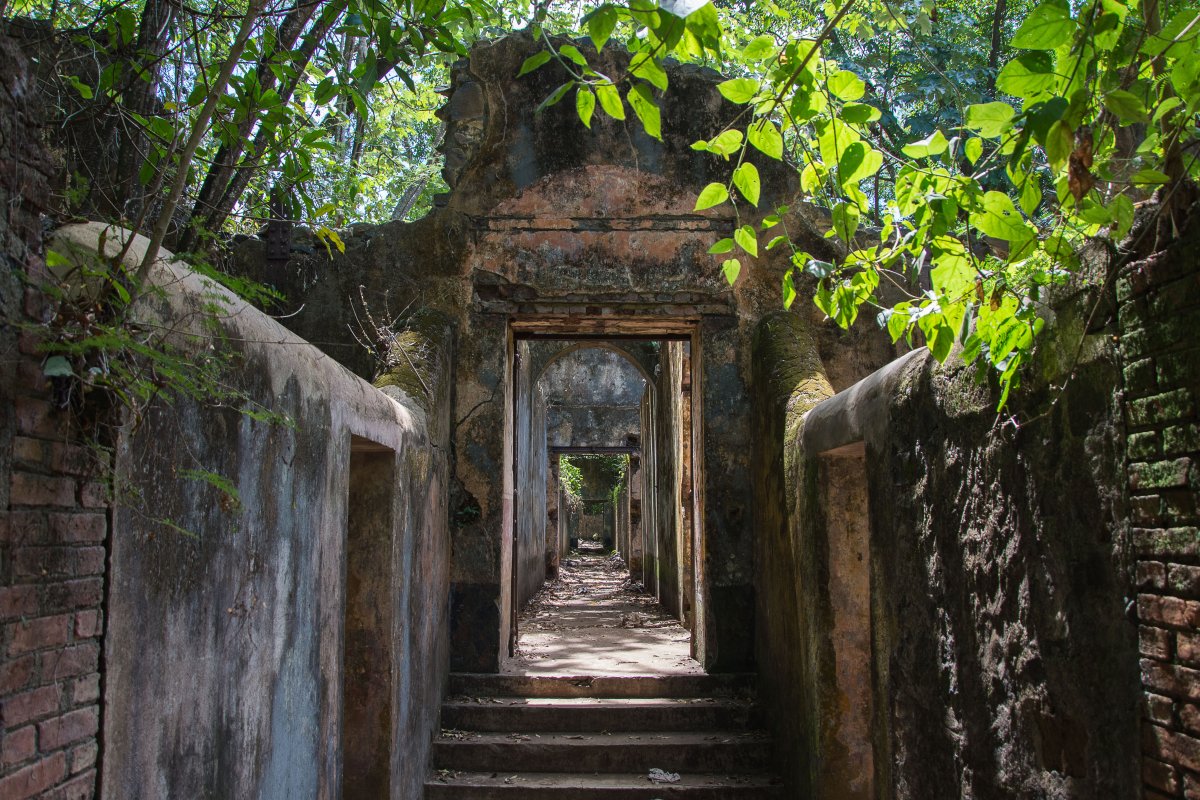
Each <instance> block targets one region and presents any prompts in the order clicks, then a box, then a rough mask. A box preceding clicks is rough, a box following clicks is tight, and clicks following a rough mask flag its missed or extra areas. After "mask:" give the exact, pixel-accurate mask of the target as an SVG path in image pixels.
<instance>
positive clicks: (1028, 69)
mask: <svg viewBox="0 0 1200 800" xmlns="http://www.w3.org/2000/svg"><path fill="white" fill-rule="evenodd" d="M1057 82H1058V76H1057V75H1056V74H1055V72H1054V61H1053V59H1051V57H1050V54H1049V53H1046V52H1043V51H1040V50H1039V51H1034V52H1030V53H1024V54H1022V55H1020V56H1017V57H1016V58H1014V59H1013V60H1012V61H1010V62H1008V64H1006V65H1005V66H1004V69H1002V70H1000V74H999V75H997V76H996V88H997V89H999V90H1000V91H1002V92H1005V93H1007V94H1011V95H1016V96H1017V97H1023V98H1033V97H1038V96H1040V95H1042V94H1045V93H1047V92H1049V91H1052V90H1053V89H1054V87H1055V84H1056V83H1057Z"/></svg>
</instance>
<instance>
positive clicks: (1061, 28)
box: [1012, 0, 1076, 50]
mask: <svg viewBox="0 0 1200 800" xmlns="http://www.w3.org/2000/svg"><path fill="white" fill-rule="evenodd" d="M1075 25H1076V23H1075V20H1073V19H1071V8H1070V6H1069V5H1068V4H1067V2H1066V0H1043V2H1041V3H1040V4H1038V5H1037V6H1035V7H1034V9H1033V11H1031V12H1029V16H1027V17H1026V18H1025V21H1024V22H1023V23H1021V27H1020V28H1018V29H1017V33H1016V35H1015V36H1013V38H1012V46H1013V47H1015V48H1017V49H1018V50H1053V49H1054V48H1056V47H1058V46H1059V45H1060V44H1065V43H1066V42H1067V41H1068V40H1069V39H1070V38H1071V36H1072V35H1073V34H1074V33H1075Z"/></svg>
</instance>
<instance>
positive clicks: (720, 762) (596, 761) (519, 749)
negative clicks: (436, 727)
mask: <svg viewBox="0 0 1200 800" xmlns="http://www.w3.org/2000/svg"><path fill="white" fill-rule="evenodd" d="M751 687H752V682H751V676H745V675H652V676H650V675H648V676H596V677H558V676H540V675H539V676H534V675H466V674H456V675H452V676H451V677H450V688H449V694H448V698H449V699H447V700H446V702H445V704H444V705H443V706H442V728H443V731H442V735H441V737H440V738H439V739H438V740H437V742H435V744H434V755H433V762H434V763H433V774H432V775H431V776H430V778H429V780H428V781H427V782H426V784H425V799H426V800H451V799H453V800H490V799H491V798H497V800H541V798H546V799H547V800H549V799H550V798H553V799H554V800H604V799H607V798H638V799H643V798H644V800H654V798H661V800H667V799H668V798H689V799H690V800H766V799H767V798H772V799H774V800H778V798H782V797H783V795H782V789H781V787H780V786H779V784H778V781H777V780H776V779H775V778H774V776H772V775H771V773H770V771H769V770H770V758H771V743H770V740H769V739H768V737H767V736H766V734H764V733H763V732H761V731H759V730H756V729H755V726H754V719H755V714H754V703H753V699H752V697H751V691H752V689H751ZM654 769H657V770H662V771H664V772H666V773H677V774H678V775H679V781H678V782H677V783H657V782H654V781H651V780H650V778H649V776H650V774H651V770H654Z"/></svg>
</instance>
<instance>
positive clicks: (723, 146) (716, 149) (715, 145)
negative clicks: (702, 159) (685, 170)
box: [692, 130, 742, 158]
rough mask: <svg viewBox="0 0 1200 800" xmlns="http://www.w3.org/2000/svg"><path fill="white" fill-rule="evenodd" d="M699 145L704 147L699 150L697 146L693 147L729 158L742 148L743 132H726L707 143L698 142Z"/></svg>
mask: <svg viewBox="0 0 1200 800" xmlns="http://www.w3.org/2000/svg"><path fill="white" fill-rule="evenodd" d="M697 144H702V145H703V147H702V148H697V147H696V145H692V147H693V148H695V149H704V150H707V151H708V152H710V153H716V154H717V155H721V156H725V157H726V158H728V157H729V156H730V155H732V154H734V153H736V152H737V151H738V149H739V148H741V146H742V132H741V131H734V130H729V131H724V132H722V133H721V134H719V135H717V136H714V137H713V138H712V139H709V140H708V141H707V142H697Z"/></svg>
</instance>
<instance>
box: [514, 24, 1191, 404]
mask: <svg viewBox="0 0 1200 800" xmlns="http://www.w3.org/2000/svg"><path fill="white" fill-rule="evenodd" d="M1015 5H1016V4H1014V6H1015ZM951 7H952V8H953V5H952V6H951ZM938 10H939V9H938V6H937V5H934V4H933V3H931V2H915V3H903V2H896V3H893V2H888V1H887V0H841V2H834V3H827V4H824V5H822V6H820V7H819V8H816V7H811V6H809V5H808V4H803V3H786V4H785V3H779V4H775V3H764V4H761V11H760V16H759V17H758V18H759V19H760V20H761V18H762V17H764V16H766V17H773V20H772V24H770V25H767V26H764V27H766V28H768V32H764V33H761V34H758V35H754V36H752V37H750V38H748V40H747V36H746V27H745V15H742V16H739V15H737V14H735V13H728V14H724V15H722V14H721V13H719V11H718V8H717V7H716V6H714V5H712V4H701V3H696V2H682V1H681V2H670V3H668V2H664V3H661V4H660V5H658V6H656V5H654V4H652V3H649V2H634V3H632V4H630V5H629V6H624V5H618V4H613V3H604V4H603V5H601V6H600V7H599V8H597V9H595V10H594V11H593V12H591V13H590V14H589V15H588V16H587V17H586V19H585V22H586V25H587V31H588V35H589V37H590V39H591V42H592V43H593V45H594V46H595V47H596V48H597V49H598V50H599V49H603V48H604V47H605V46H606V45H607V44H608V43H609V41H611V40H614V39H619V40H620V41H621V43H622V44H625V45H627V46H628V47H629V48H630V50H631V51H632V53H633V56H632V58H631V60H630V62H629V68H628V70H627V71H626V72H625V73H624V74H622V75H613V76H609V75H605V74H601V73H599V72H597V71H596V70H595V69H593V68H592V67H591V66H590V64H589V62H588V59H587V56H586V55H585V54H584V53H583V52H582V51H581V50H580V49H579V48H578V47H577V46H575V45H574V44H570V43H563V42H557V41H555V40H553V39H551V38H550V37H549V36H544V37H543V38H544V41H545V44H546V49H545V51H544V52H541V53H539V54H537V55H535V56H533V57H531V58H530V59H529V60H528V61H527V62H526V63H525V65H524V67H523V68H522V69H523V71H528V70H532V69H536V68H540V67H542V66H543V65H545V64H549V63H550V62H551V61H554V62H556V64H557V67H556V68H557V69H559V70H560V71H561V72H562V73H563V76H564V82H563V84H562V85H561V86H560V87H559V88H558V89H557V90H556V91H555V92H553V93H552V94H551V95H550V96H549V97H547V98H546V99H545V101H544V103H543V105H551V104H553V103H556V102H559V101H561V100H563V99H564V98H567V97H571V96H573V99H574V101H575V105H576V109H577V112H578V116H579V118H580V120H581V122H582V123H583V124H584V125H590V123H591V119H592V116H593V115H594V113H596V108H597V105H598V106H599V109H600V111H601V112H602V113H605V114H608V115H610V116H612V117H615V118H617V119H624V118H625V116H626V114H625V108H626V104H628V107H629V108H630V109H632V111H633V113H634V114H635V115H636V117H637V118H638V119H639V120H640V121H641V124H642V126H643V127H644V129H645V131H646V133H647V134H648V135H650V136H653V137H656V138H661V137H662V131H661V128H660V119H659V114H658V108H657V97H658V93H660V92H663V91H668V90H669V86H668V78H667V73H666V72H665V70H664V69H663V66H662V65H663V60H664V59H665V58H668V57H673V58H678V59H681V60H691V61H703V62H707V63H710V64H713V65H714V66H717V67H718V68H719V69H721V70H722V71H724V72H725V73H726V74H728V75H732V76H734V77H730V78H729V79H728V80H725V81H724V82H722V83H721V84H720V85H719V87H718V88H719V89H720V91H721V93H722V94H723V95H724V96H725V98H726V99H728V100H729V101H730V102H732V103H734V104H737V105H739V106H742V107H743V111H742V113H741V114H740V115H739V116H738V117H737V119H736V120H735V121H734V122H733V123H732V124H731V125H730V126H729V127H728V128H726V129H725V130H721V131H714V132H713V136H712V137H711V138H709V139H707V140H701V141H697V142H695V144H693V147H694V148H695V149H696V150H698V151H702V152H706V153H710V154H712V156H713V157H715V158H720V159H723V160H725V161H727V162H728V163H729V165H730V171H729V177H728V179H727V180H726V181H724V182H717V183H712V184H709V185H708V186H707V187H705V188H704V190H703V191H702V192H701V193H700V195H699V197H698V199H697V202H696V210H697V211H703V210H705V209H708V208H713V207H717V206H720V205H723V204H726V203H728V204H731V206H732V209H733V212H734V214H735V217H736V222H735V223H734V229H733V230H732V231H731V232H730V235H729V236H728V237H725V238H721V239H720V240H719V241H717V242H715V243H714V244H713V246H712V248H711V249H710V251H709V252H710V253H713V254H717V255H725V256H727V258H726V259H725V260H724V263H723V266H722V269H723V271H724V274H725V277H726V278H727V279H728V281H729V282H730V283H731V284H732V283H734V282H735V281H736V280H737V277H738V275H739V273H740V271H741V269H742V267H743V261H749V262H753V261H754V260H755V259H757V258H758V257H759V256H760V254H761V253H762V252H763V251H766V250H771V249H774V248H777V247H787V248H791V250H792V256H791V263H792V265H793V268H792V269H790V270H788V271H787V273H786V274H785V275H783V277H782V293H783V301H784V305H786V306H790V305H791V304H792V302H793V301H794V300H795V299H796V297H797V293H798V285H799V282H798V280H797V272H798V271H801V272H806V273H808V274H809V275H811V276H812V277H813V278H814V279H815V280H816V290H815V297H814V300H815V302H816V304H817V305H818V306H819V307H820V308H821V310H822V311H824V312H825V313H826V314H827V315H828V316H829V317H830V318H832V319H833V320H835V321H836V322H837V323H838V324H839V325H841V326H843V327H848V326H850V325H851V324H853V323H854V322H855V321H856V320H857V319H858V317H859V316H860V314H861V313H862V311H863V310H864V309H870V311H871V312H872V313H873V315H874V316H875V317H876V319H877V320H878V322H879V324H881V325H882V326H884V327H886V328H887V329H888V331H889V332H890V334H891V336H892V338H893V340H899V339H901V338H906V339H907V340H908V341H910V342H913V341H914V340H916V341H923V342H924V343H925V344H927V345H928V346H929V349H930V350H931V352H932V353H933V355H934V356H935V357H936V358H937V359H938V360H939V361H944V360H945V359H946V358H947V357H948V356H949V354H950V353H951V350H952V349H953V348H954V347H955V346H956V345H958V346H960V347H961V353H962V358H963V359H964V360H966V361H967V362H974V363H977V364H979V365H980V367H981V370H982V371H984V372H991V373H992V374H994V375H995V376H996V377H997V378H998V380H999V384H1000V387H1001V392H1000V395H999V406H1000V407H1001V408H1003V406H1004V405H1005V403H1006V401H1007V399H1008V395H1009V392H1010V391H1011V389H1012V388H1013V387H1014V386H1016V385H1017V384H1018V382H1019V376H1020V370H1021V367H1022V366H1023V365H1024V364H1025V363H1026V362H1027V361H1028V360H1029V358H1030V355H1031V353H1032V351H1033V347H1034V342H1035V339H1036V336H1037V334H1038V333H1039V332H1040V330H1041V328H1042V325H1043V317H1042V315H1041V313H1040V308H1041V307H1040V302H1041V301H1042V299H1043V297H1044V293H1045V291H1046V288H1047V287H1049V286H1053V285H1055V284H1061V283H1065V282H1068V281H1072V280H1087V279H1091V278H1092V276H1081V275H1080V273H1079V266H1080V264H1079V260H1078V258H1077V256H1076V250H1077V248H1078V247H1079V246H1080V245H1081V244H1083V243H1084V242H1086V241H1089V240H1093V239H1097V238H1098V239H1100V240H1102V241H1104V242H1107V243H1108V244H1109V246H1110V247H1113V248H1115V246H1116V244H1117V243H1119V242H1120V241H1121V240H1122V239H1123V238H1124V237H1125V236H1126V234H1128V233H1129V231H1130V229H1131V227H1132V225H1133V218H1134V213H1135V206H1136V204H1137V203H1138V202H1140V201H1141V200H1144V199H1146V198H1147V197H1148V193H1149V192H1152V191H1154V190H1158V191H1160V193H1161V196H1162V199H1163V202H1162V204H1161V205H1160V206H1159V208H1160V209H1161V210H1162V213H1163V214H1165V215H1166V216H1167V217H1168V219H1166V220H1164V223H1165V224H1164V226H1162V227H1160V230H1163V231H1165V232H1166V235H1170V232H1171V230H1172V223H1173V222H1174V220H1173V219H1171V217H1172V215H1175V214H1177V213H1179V212H1180V211H1181V210H1182V209H1183V208H1185V207H1186V205H1187V204H1188V202H1189V201H1190V197H1191V195H1190V190H1189V189H1188V188H1187V187H1188V186H1190V179H1191V178H1192V177H1194V176H1195V174H1196V169H1197V167H1196V156H1195V144H1196V142H1197V130H1196V125H1195V121H1196V113H1197V111H1200V72H1198V70H1200V66H1198V65H1200V59H1198V58H1197V56H1198V55H1200V53H1198V43H1200V11H1198V10H1197V9H1196V7H1195V5H1194V4H1180V5H1177V6H1171V7H1169V8H1168V7H1164V6H1162V5H1161V4H1160V3H1159V2H1158V0H1146V2H1138V1H1137V0H1089V2H1085V3H1081V4H1076V5H1071V4H1069V3H1067V2H1066V0H1052V1H1051V2H1046V3H1041V4H1038V5H1037V6H1036V7H1031V8H1021V9H1020V10H1021V11H1022V12H1023V14H1024V16H1023V18H1022V19H1013V18H1012V17H1011V16H1010V12H1009V11H1008V7H1007V4H1006V3H1003V2H998V3H997V4H996V5H995V7H994V14H992V15H991V18H990V23H991V24H990V28H991V30H990V33H991V38H990V42H991V46H990V47H989V48H986V52H987V54H988V60H989V63H988V64H985V65H982V66H983V67H984V68H981V69H979V70H978V72H977V73H976V74H977V75H978V76H982V77H983V78H984V80H983V82H982V84H981V85H976V86H974V87H972V86H971V85H970V83H969V82H968V81H966V80H961V76H958V77H960V80H961V85H960V87H959V88H957V89H956V90H955V92H954V94H953V95H947V97H946V99H952V100H954V101H956V102H952V103H949V104H947V107H944V108H943V109H942V111H941V112H940V113H939V114H938V115H937V116H936V117H935V118H933V119H932V120H930V119H928V118H927V117H925V118H922V117H921V116H920V113H919V112H920V111H921V106H922V104H921V103H920V102H919V101H917V100H915V99H913V98H912V97H907V98H906V97H904V96H903V95H901V96H898V97H895V98H893V99H891V103H890V104H885V103H883V102H880V101H881V100H883V99H885V98H883V97H882V96H881V95H882V94H883V92H881V87H883V89H884V91H886V88H887V86H888V84H889V82H890V83H893V84H894V83H895V80H894V75H892V76H889V75H888V74H886V73H885V74H883V75H879V74H878V72H879V71H878V70H875V72H876V74H872V69H871V67H870V66H869V65H866V66H864V65H863V64H861V63H856V59H855V56H856V54H857V55H860V56H861V55H863V54H872V53H879V52H880V51H881V49H884V48H891V49H896V48H900V49H903V50H905V51H906V52H907V53H908V54H909V56H910V57H912V58H914V59H917V60H920V59H921V58H922V50H921V44H922V42H923V41H925V40H928V39H930V38H931V37H932V36H933V35H934V32H935V31H936V30H937V29H938V27H939V24H938ZM671 12H674V13H671ZM985 19H986V15H985ZM1013 28H1015V30H1013ZM981 33H982V32H981ZM1004 54H1007V55H1008V57H1007V58H1006V59H1005V60H1004V61H1003V62H1002V61H1001V56H1002V55H1004ZM924 66H926V67H927V69H928V70H929V72H930V73H932V74H936V75H939V76H941V77H942V78H944V79H945V80H944V81H943V83H945V84H950V83H953V81H952V80H951V79H950V78H949V76H947V75H946V74H945V69H946V67H947V64H945V63H941V64H939V63H938V62H936V61H934V60H932V59H931V58H929V57H928V56H925V58H924ZM988 67H990V69H988ZM876 79H878V80H876ZM968 99H969V100H970V102H967V100H968ZM913 112H917V113H913ZM906 113H910V114H911V115H912V117H913V119H914V120H915V121H917V122H919V123H920V124H914V125H912V126H911V129H910V128H909V127H908V126H906V125H905V124H904V123H903V121H902V120H903V118H904V117H905V115H906ZM931 121H932V123H933V124H932V125H929V122H931ZM918 133H919V135H918ZM764 158H765V159H771V160H776V161H781V162H784V163H787V164H789V165H791V166H792V167H794V168H795V169H796V170H797V172H798V177H799V182H800V185H801V187H802V191H803V195H804V197H805V198H806V199H808V200H810V201H812V202H815V203H817V204H818V205H820V206H823V207H825V208H827V209H828V210H829V212H830V214H831V215H832V226H831V230H830V233H829V237H830V238H831V239H833V240H834V242H835V244H836V247H837V250H838V252H839V257H838V258H837V259H836V260H835V261H834V262H827V261H823V260H819V259H817V258H814V257H813V256H811V255H810V254H809V253H807V252H804V251H803V250H800V249H798V248H797V247H796V245H795V243H794V242H793V240H792V238H791V237H790V235H789V231H788V230H787V225H786V214H787V211H788V209H787V207H786V206H782V205H779V203H780V201H781V200H785V199H786V198H770V197H764V196H763V195H762V182H761V180H760V175H759V170H758V167H757V166H756V165H755V161H759V163H762V159H764ZM868 225H873V226H876V227H874V228H872V229H871V230H869V231H868V230H867V227H868ZM884 283H886V284H889V287H888V288H889V294H895V293H896V292H899V293H900V294H901V295H902V296H903V298H904V299H902V300H900V301H899V302H895V303H884V302H882V301H881V299H880V297H881V292H880V289H881V284H884Z"/></svg>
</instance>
